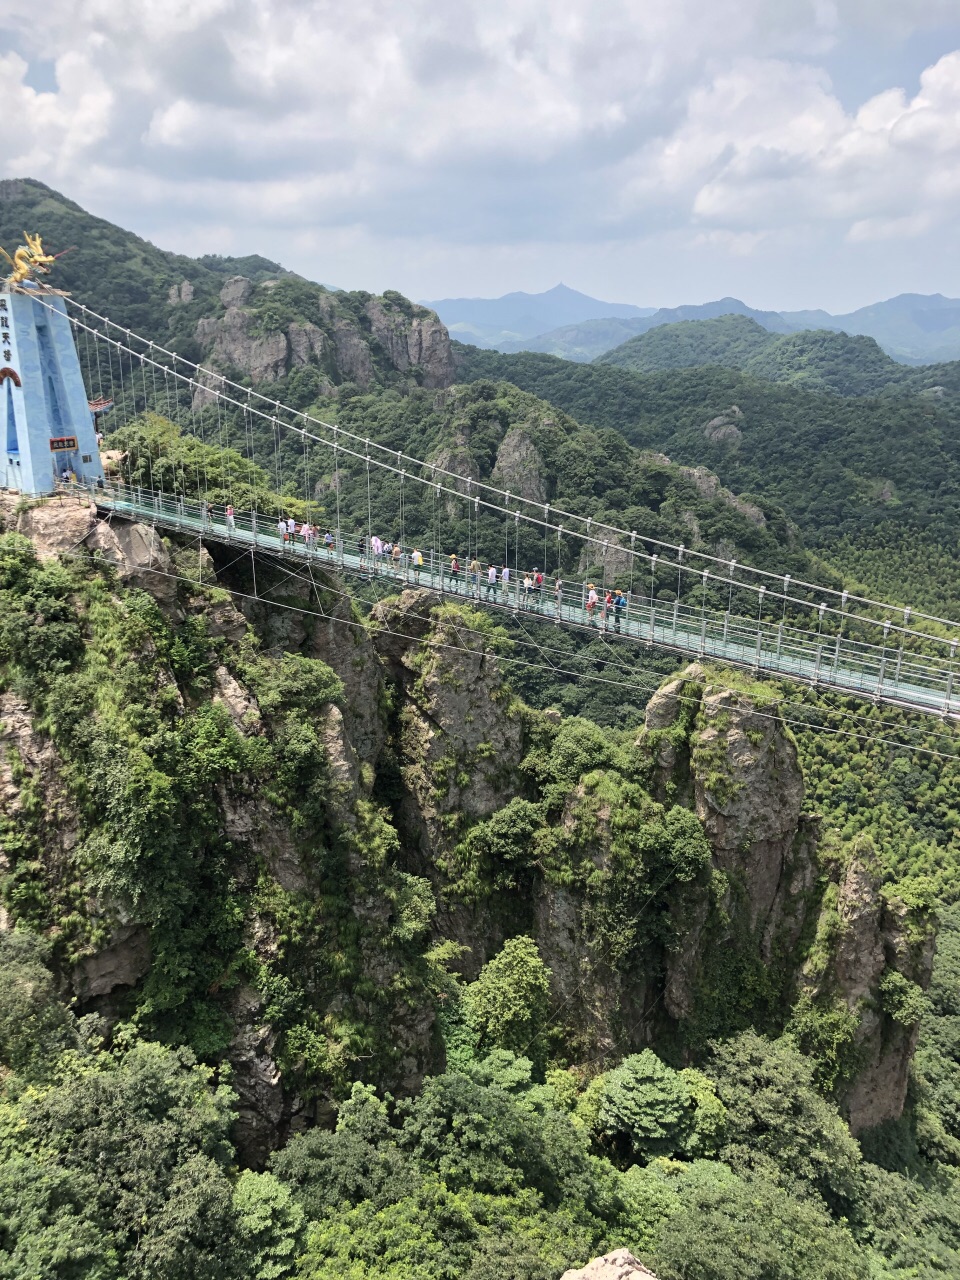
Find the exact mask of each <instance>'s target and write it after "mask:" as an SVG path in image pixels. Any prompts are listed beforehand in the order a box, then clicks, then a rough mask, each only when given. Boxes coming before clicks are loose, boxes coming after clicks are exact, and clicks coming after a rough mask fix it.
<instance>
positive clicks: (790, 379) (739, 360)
mask: <svg viewBox="0 0 960 1280" xmlns="http://www.w3.org/2000/svg"><path fill="white" fill-rule="evenodd" d="M596 363H597V364H611V365H616V366H617V367H618V368H620V369H632V370H633V371H634V372H636V373H656V372H658V371H659V370H661V369H687V368H695V367H697V366H703V365H722V366H724V367H725V368H729V369H742V370H743V371H744V373H749V374H752V375H753V376H754V377H756V378H763V379H765V380H767V381H769V382H786V383H792V384H796V385H800V386H804V387H807V388H809V389H810V390H811V391H835V392H836V393H837V394H838V395H843V396H861V395H877V394H879V393H881V392H883V391H886V390H889V389H892V388H894V387H900V388H903V389H910V388H912V387H913V385H914V384H915V383H917V382H919V381H922V380H923V379H925V378H935V377H936V376H937V374H936V372H935V371H932V370H931V371H924V373H923V374H921V375H917V373H916V372H915V371H914V370H908V369H905V368H904V366H903V365H899V364H897V363H896V361H895V360H891V359H890V357H889V356H888V355H885V354H884V353H883V352H882V351H881V350H880V348H879V347H878V346H877V344H876V342H874V340H873V339H872V338H856V337H850V336H849V335H848V334H845V333H831V332H830V331H829V330H826V329H821V330H804V331H803V332H801V333H791V334H780V333H770V332H769V331H768V330H766V329H763V328H761V327H760V325H758V324H757V322H756V321H755V320H752V319H750V318H749V317H748V316H736V315H731V316H721V317H719V318H718V319H716V320H686V321H683V322H682V323H680V324H671V325H662V326H661V327H660V328H657V329H652V330H651V331H650V332H649V333H645V334H642V335H641V336H640V337H637V338H631V339H630V340H629V341H628V342H624V343H623V344H622V345H621V346H619V347H615V348H614V349H613V350H612V351H607V352H606V353H605V354H604V355H602V356H599V357H598V358H597V361H596Z"/></svg>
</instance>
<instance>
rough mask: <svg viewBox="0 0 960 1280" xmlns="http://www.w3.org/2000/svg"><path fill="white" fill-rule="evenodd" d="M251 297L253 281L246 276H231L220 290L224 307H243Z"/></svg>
mask: <svg viewBox="0 0 960 1280" xmlns="http://www.w3.org/2000/svg"><path fill="white" fill-rule="evenodd" d="M252 297H253V281H252V280H248V279H247V277H246V276H231V277H230V279H229V280H228V281H227V283H226V284H225V285H224V286H223V288H222V289H221V290H220V301H221V302H222V303H223V305H224V307H226V308H228V309H229V308H230V307H245V306H246V305H247V303H248V302H249V301H250V299H251V298H252Z"/></svg>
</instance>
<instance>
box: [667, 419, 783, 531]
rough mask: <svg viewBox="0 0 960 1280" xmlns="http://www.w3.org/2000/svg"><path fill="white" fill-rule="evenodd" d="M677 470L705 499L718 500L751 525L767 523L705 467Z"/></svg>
mask: <svg viewBox="0 0 960 1280" xmlns="http://www.w3.org/2000/svg"><path fill="white" fill-rule="evenodd" d="M738 434H739V433H738ZM679 470H680V474H681V475H682V476H685V477H686V479H688V480H691V481H692V482H693V484H694V485H695V486H696V488H697V489H698V490H699V492H700V493H702V494H703V496H704V497H705V498H720V499H721V500H722V501H723V502H725V503H726V504H727V506H729V507H733V509H734V511H739V512H740V514H741V515H742V516H745V517H746V518H747V519H748V520H749V521H750V523H751V524H755V525H757V526H758V527H759V528H763V526H764V525H765V524H766V523H767V518H766V516H765V515H764V514H763V512H762V511H761V510H760V508H759V507H757V506H755V505H754V504H753V503H752V502H747V500H746V499H745V498H740V497H737V495H736V494H735V493H731V492H730V490H729V489H725V488H724V487H723V485H722V484H721V483H720V481H719V480H718V479H717V477H716V476H715V475H714V474H713V472H712V471H708V470H707V468H706V467H680V468H679Z"/></svg>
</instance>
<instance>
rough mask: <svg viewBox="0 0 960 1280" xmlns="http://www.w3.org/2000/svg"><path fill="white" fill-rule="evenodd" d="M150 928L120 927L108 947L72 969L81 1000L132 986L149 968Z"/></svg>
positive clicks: (115, 931) (139, 925) (87, 957)
mask: <svg viewBox="0 0 960 1280" xmlns="http://www.w3.org/2000/svg"><path fill="white" fill-rule="evenodd" d="M150 959H151V954H150V931H149V929H148V928H147V927H146V926H145V925H141V924H127V925H120V926H118V927H117V928H116V929H115V930H114V932H113V936H112V937H111V939H110V944H109V946H106V947H104V948H103V950H101V951H97V952H96V953H95V954H94V955H91V956H85V957H84V959H82V960H81V961H80V963H79V964H78V965H77V966H76V968H75V969H74V971H73V989H74V991H75V992H76V995H77V999H78V1000H80V1001H85V1000H91V999H92V998H93V997H94V996H106V995H109V994H110V993H111V992H112V991H115V990H116V989H117V987H133V986H136V984H137V983H138V982H139V981H140V979H141V978H143V977H144V976H145V975H146V974H147V972H148V971H149V969H150Z"/></svg>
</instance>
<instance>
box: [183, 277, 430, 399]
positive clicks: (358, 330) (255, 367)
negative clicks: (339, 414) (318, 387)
mask: <svg viewBox="0 0 960 1280" xmlns="http://www.w3.org/2000/svg"><path fill="white" fill-rule="evenodd" d="M268 283H275V282H268ZM266 287H267V286H266V285H263V286H261V287H260V290H258V289H257V288H256V286H255V285H254V284H253V282H252V281H250V280H248V279H247V278H246V277H244V276H233V277H231V278H230V279H229V280H227V282H226V283H225V284H224V285H223V287H222V289H221V290H220V301H221V302H222V304H223V306H224V313H223V315H222V316H219V317H218V316H204V317H202V318H201V319H200V321H199V322H198V324H197V330H196V338H197V341H198V343H199V344H200V345H201V347H203V349H204V352H205V360H206V361H207V362H208V363H212V364H213V365H215V366H219V367H221V368H236V369H241V370H242V371H243V372H244V373H246V374H248V375H249V376H250V377H251V378H252V379H253V380H254V381H255V382H276V381H277V380H278V379H280V378H283V377H285V376H286V375H287V374H289V373H292V372H293V371H294V370H296V369H301V368H304V367H305V366H307V365H317V366H319V367H321V368H322V370H323V372H324V377H325V382H324V384H323V386H324V387H325V388H326V392H324V391H323V390H322V391H321V394H324V393H332V391H333V387H334V384H335V383H338V382H353V383H356V384H357V385H358V386H360V387H362V388H366V387H369V386H372V385H375V384H377V383H380V382H383V381H384V380H385V379H389V378H390V376H391V375H397V374H399V375H402V376H404V377H408V378H409V379H410V381H411V382H413V383H417V384H419V385H421V386H424V387H446V386H448V385H449V384H450V383H452V382H453V380H454V362H453V354H452V349H451V346H450V336H449V334H448V333H447V330H446V328H445V327H444V326H443V324H441V322H440V320H439V319H438V318H437V316H436V315H435V314H434V313H433V312H432V311H429V310H427V308H426V307H420V306H417V305H415V304H414V303H411V302H408V301H407V300H406V299H405V298H402V297H401V296H400V295H399V294H392V293H388V294H386V295H384V297H367V298H366V301H365V302H363V303H362V311H358V309H357V305H356V303H355V302H352V301H351V302H350V303H349V304H348V303H344V301H342V300H341V298H340V297H338V295H337V294H334V293H328V292H326V291H324V290H321V289H320V287H319V286H316V297H315V298H314V299H313V301H312V302H311V304H310V305H311V309H312V313H313V316H314V319H311V320H308V319H306V318H300V319H296V320H291V321H288V322H286V323H285V324H284V325H283V326H282V327H281V328H272V327H264V322H263V318H262V317H261V316H260V315H259V314H258V310H257V306H258V299H262V297H263V296H265V295H264V294H263V290H264V289H265V288H266ZM351 298H353V295H351ZM315 320H316V321H317V322H316V323H315V322H314V321H315ZM198 395H199V396H200V398H201V402H202V400H203V399H204V398H209V397H208V396H207V394H206V392H205V391H204V390H203V388H201V389H200V391H199V392H198Z"/></svg>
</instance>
